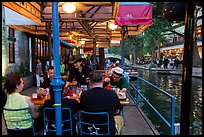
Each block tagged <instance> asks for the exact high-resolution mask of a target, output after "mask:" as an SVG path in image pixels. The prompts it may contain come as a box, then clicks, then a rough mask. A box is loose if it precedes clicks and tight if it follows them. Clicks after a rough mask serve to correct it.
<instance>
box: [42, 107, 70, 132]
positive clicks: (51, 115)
mask: <svg viewBox="0 0 204 137" xmlns="http://www.w3.org/2000/svg"><path fill="white" fill-rule="evenodd" d="M62 113H64V114H66V115H63V117H62V135H73V130H72V116H71V110H70V108H62ZM43 119H44V135H56V125H55V109H54V108H44V109H43Z"/></svg>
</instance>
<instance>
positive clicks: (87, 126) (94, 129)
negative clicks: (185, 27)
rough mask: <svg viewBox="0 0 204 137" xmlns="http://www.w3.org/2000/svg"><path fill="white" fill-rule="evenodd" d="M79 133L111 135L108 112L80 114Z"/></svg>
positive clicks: (84, 112) (83, 112) (81, 112)
mask: <svg viewBox="0 0 204 137" xmlns="http://www.w3.org/2000/svg"><path fill="white" fill-rule="evenodd" d="M78 120H79V121H78V123H77V128H78V129H77V131H78V134H79V135H110V125H109V124H110V122H109V114H108V113H107V112H86V111H80V112H78Z"/></svg>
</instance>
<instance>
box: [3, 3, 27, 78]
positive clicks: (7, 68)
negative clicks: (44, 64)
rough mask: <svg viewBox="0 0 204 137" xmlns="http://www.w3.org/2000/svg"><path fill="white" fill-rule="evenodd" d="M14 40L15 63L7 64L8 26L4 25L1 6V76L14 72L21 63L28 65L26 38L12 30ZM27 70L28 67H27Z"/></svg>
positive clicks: (18, 31) (22, 33) (20, 32)
mask: <svg viewBox="0 0 204 137" xmlns="http://www.w3.org/2000/svg"><path fill="white" fill-rule="evenodd" d="M14 35H15V38H16V42H15V45H14V46H15V48H14V50H15V62H14V63H9V42H8V40H7V38H8V36H9V26H8V25H6V24H5V13H4V7H3V6H2V76H5V75H6V74H8V73H10V72H13V71H15V70H16V69H18V67H19V65H20V64H21V63H22V62H23V63H24V64H25V65H29V64H30V63H29V49H28V36H27V35H26V33H24V32H22V31H20V30H16V29H15V30H14ZM27 67H28V68H29V66H27Z"/></svg>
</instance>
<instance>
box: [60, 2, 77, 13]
mask: <svg viewBox="0 0 204 137" xmlns="http://www.w3.org/2000/svg"><path fill="white" fill-rule="evenodd" d="M62 9H63V10H64V11H65V12H67V13H73V12H75V10H76V6H75V5H74V4H73V3H72V2H66V3H64V4H63V5H62Z"/></svg>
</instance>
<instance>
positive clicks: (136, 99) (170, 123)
mask: <svg viewBox="0 0 204 137" xmlns="http://www.w3.org/2000/svg"><path fill="white" fill-rule="evenodd" d="M136 77H137V86H136V88H135V86H134V85H133V84H132V83H131V82H130V83H129V84H130V86H131V87H132V88H133V89H134V91H135V92H136V97H135V98H134V97H133V96H132V95H131V94H129V95H130V97H131V98H132V99H133V101H134V103H135V104H136V106H139V96H141V97H142V99H143V100H144V101H145V102H146V103H147V104H148V105H149V106H150V107H151V108H152V109H153V110H154V111H155V112H156V114H157V115H158V116H159V117H160V118H161V119H162V120H163V121H164V122H165V124H166V125H167V126H168V127H170V128H171V135H175V97H174V96H173V95H171V94H169V93H167V92H166V91H164V90H162V89H160V88H159V87H157V86H155V85H154V84H152V83H150V82H148V81H147V80H145V79H143V78H141V77H139V76H138V75H136ZM140 80H141V81H143V82H145V83H146V84H148V85H150V86H152V87H153V88H155V89H156V90H157V91H159V92H161V93H163V94H165V95H166V96H167V97H169V98H171V122H169V121H167V120H166V118H165V117H164V116H162V114H161V113H159V111H158V110H157V109H156V108H155V107H154V106H153V105H152V104H151V103H150V102H149V101H148V100H147V99H146V98H145V97H144V96H143V95H142V94H141V93H140V82H139V81H140Z"/></svg>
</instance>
